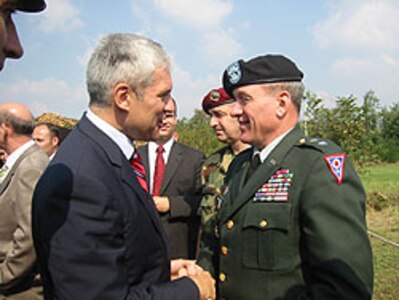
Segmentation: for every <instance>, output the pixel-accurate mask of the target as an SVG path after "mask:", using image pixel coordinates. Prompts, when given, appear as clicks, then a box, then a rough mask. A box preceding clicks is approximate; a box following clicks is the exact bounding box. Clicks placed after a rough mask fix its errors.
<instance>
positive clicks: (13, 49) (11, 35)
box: [4, 19, 24, 58]
mask: <svg viewBox="0 0 399 300" xmlns="http://www.w3.org/2000/svg"><path fill="white" fill-rule="evenodd" d="M4 52H5V55H6V57H10V58H20V57H22V55H23V54H24V50H23V49H22V45H21V43H20V41H19V37H18V32H17V28H16V27H15V23H14V21H13V20H12V19H10V20H9V21H8V24H7V40H6V43H5V45H4Z"/></svg>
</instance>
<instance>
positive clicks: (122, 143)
mask: <svg viewBox="0 0 399 300" xmlns="http://www.w3.org/2000/svg"><path fill="white" fill-rule="evenodd" d="M86 117H87V118H88V119H89V120H90V121H91V122H92V123H93V124H94V125H95V126H96V127H97V128H98V129H100V130H101V131H102V132H104V133H105V134H106V135H107V136H108V137H109V138H110V139H111V140H113V141H114V142H115V143H116V144H117V145H118V147H119V148H120V149H121V151H122V152H123V154H124V155H125V157H126V158H127V159H128V160H129V159H130V158H131V157H132V155H133V153H134V151H135V149H134V145H133V142H132V141H131V140H130V139H129V138H128V137H127V136H126V135H125V134H124V133H122V132H120V131H119V130H118V129H116V128H115V127H113V126H112V125H111V124H109V123H107V122H106V121H104V120H103V119H101V118H100V117H99V116H97V115H96V114H95V113H94V112H93V111H92V110H90V108H88V109H87V113H86Z"/></svg>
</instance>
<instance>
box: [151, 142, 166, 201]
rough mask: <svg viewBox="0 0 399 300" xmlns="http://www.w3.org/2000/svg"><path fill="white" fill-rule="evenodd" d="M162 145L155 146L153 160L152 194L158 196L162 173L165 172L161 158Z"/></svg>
mask: <svg viewBox="0 0 399 300" xmlns="http://www.w3.org/2000/svg"><path fill="white" fill-rule="evenodd" d="M163 151H164V149H163V147H162V145H159V146H158V148H157V160H156V161H155V172H154V186H153V188H152V195H153V196H159V194H160V192H161V186H162V179H163V173H164V172H165V161H164V160H163Z"/></svg>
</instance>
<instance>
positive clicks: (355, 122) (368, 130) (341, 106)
mask: <svg viewBox="0 0 399 300" xmlns="http://www.w3.org/2000/svg"><path fill="white" fill-rule="evenodd" d="M304 102H305V111H304V121H302V126H303V128H304V130H305V132H306V133H307V134H308V135H309V136H321V137H324V138H328V139H330V140H332V141H334V142H335V143H337V144H338V145H340V146H341V147H342V148H343V149H344V150H345V151H346V152H347V153H348V154H349V156H350V157H351V158H352V160H354V161H355V163H356V164H357V165H358V166H360V167H364V166H367V165H368V164H369V163H374V162H377V161H381V160H382V161H387V160H389V161H395V159H394V158H393V157H397V159H399V154H398V152H399V148H396V149H394V148H395V147H394V145H398V142H399V134H398V132H399V105H398V104H397V105H394V107H393V108H392V109H383V110H381V109H380V101H379V99H378V98H377V96H376V95H375V93H374V92H373V91H368V92H367V93H366V95H365V96H364V98H363V104H362V105H359V104H358V103H359V101H358V99H357V98H355V97H353V96H349V97H338V98H337V99H336V102H335V107H333V108H326V107H325V106H324V103H323V99H321V98H319V97H317V95H315V94H313V93H311V92H307V93H306V95H305V99H304ZM395 122H396V123H395ZM395 124H397V127H396V128H395ZM395 130H396V131H395ZM388 157H390V158H389V159H388Z"/></svg>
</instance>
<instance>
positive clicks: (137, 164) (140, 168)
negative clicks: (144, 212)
mask: <svg viewBox="0 0 399 300" xmlns="http://www.w3.org/2000/svg"><path fill="white" fill-rule="evenodd" d="M130 165H131V166H132V168H133V171H134V173H135V174H136V178H137V180H138V182H139V183H140V185H141V187H142V188H143V189H144V190H145V191H146V192H147V193H148V185H147V181H146V180H145V169H144V165H143V163H142V162H141V157H140V155H139V154H138V153H137V152H134V153H133V155H132V157H131V158H130Z"/></svg>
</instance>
